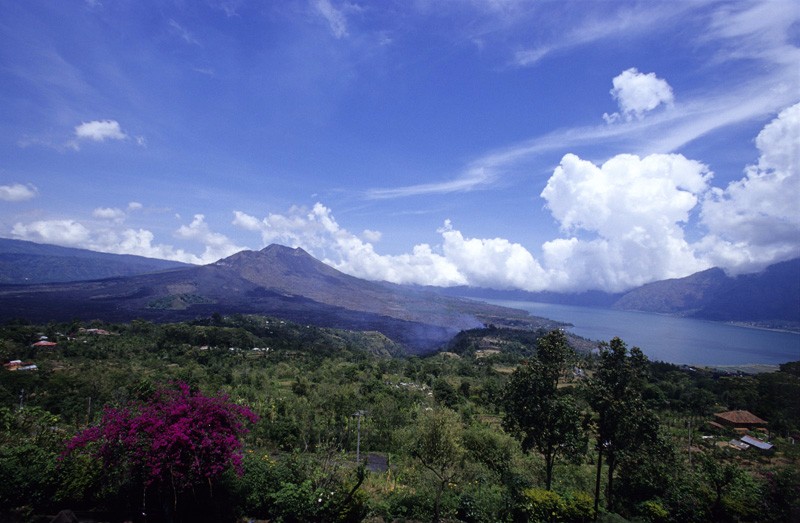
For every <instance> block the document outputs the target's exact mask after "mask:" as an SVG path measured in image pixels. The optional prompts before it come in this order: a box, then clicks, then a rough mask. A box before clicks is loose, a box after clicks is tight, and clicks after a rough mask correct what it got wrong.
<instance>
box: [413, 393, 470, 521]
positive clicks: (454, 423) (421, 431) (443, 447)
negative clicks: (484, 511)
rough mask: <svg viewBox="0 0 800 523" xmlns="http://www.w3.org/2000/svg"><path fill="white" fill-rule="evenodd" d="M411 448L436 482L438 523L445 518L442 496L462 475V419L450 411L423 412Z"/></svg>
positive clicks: (414, 455)
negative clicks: (456, 478)
mask: <svg viewBox="0 0 800 523" xmlns="http://www.w3.org/2000/svg"><path fill="white" fill-rule="evenodd" d="M409 447H410V453H411V456H412V457H414V458H415V459H417V460H418V461H419V462H420V464H422V466H423V467H424V468H425V469H427V470H428V471H429V472H430V473H431V474H432V475H433V477H434V479H435V485H436V488H435V491H436V497H435V499H434V508H433V522H434V523H437V522H438V521H439V519H440V517H441V504H442V494H444V491H445V489H446V488H447V486H448V485H449V484H450V483H452V482H453V479H454V478H455V477H456V476H457V475H458V473H459V470H460V467H461V462H462V460H463V458H464V446H463V442H462V426H461V420H459V419H458V415H457V414H456V413H455V412H453V411H452V410H450V409H446V408H438V409H430V410H424V411H422V412H420V416H419V419H418V421H417V425H416V427H415V430H414V432H413V433H412V436H411V439H410V441H409Z"/></svg>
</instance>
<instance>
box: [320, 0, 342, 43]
mask: <svg viewBox="0 0 800 523" xmlns="http://www.w3.org/2000/svg"><path fill="white" fill-rule="evenodd" d="M313 6H314V9H315V10H316V11H317V14H319V15H320V16H322V18H324V19H325V21H326V22H327V23H328V26H329V27H330V30H331V34H333V36H334V37H336V38H344V37H345V36H347V18H346V17H345V15H344V12H343V11H342V10H340V9H337V8H336V7H334V6H333V4H332V3H331V1H330V0H315V1H314V3H313Z"/></svg>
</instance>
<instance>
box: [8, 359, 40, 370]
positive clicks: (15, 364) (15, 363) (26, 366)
mask: <svg viewBox="0 0 800 523" xmlns="http://www.w3.org/2000/svg"><path fill="white" fill-rule="evenodd" d="M3 367H4V368H5V369H7V370H11V371H17V370H37V369H38V367H37V366H36V364H35V363H30V362H23V361H22V360H11V361H9V362H8V363H4V364H3Z"/></svg>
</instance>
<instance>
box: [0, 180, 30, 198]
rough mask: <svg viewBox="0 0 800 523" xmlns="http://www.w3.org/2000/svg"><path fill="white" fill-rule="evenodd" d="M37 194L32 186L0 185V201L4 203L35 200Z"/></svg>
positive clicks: (19, 184)
mask: <svg viewBox="0 0 800 523" xmlns="http://www.w3.org/2000/svg"><path fill="white" fill-rule="evenodd" d="M38 193H39V191H38V190H37V189H36V187H35V186H34V185H32V184H21V183H12V184H10V185H0V200H3V201H6V202H24V201H25V200H30V199H33V198H35V197H36V195H37V194H38Z"/></svg>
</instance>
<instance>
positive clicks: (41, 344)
mask: <svg viewBox="0 0 800 523" xmlns="http://www.w3.org/2000/svg"><path fill="white" fill-rule="evenodd" d="M56 345H58V343H54V342H52V341H44V340H42V341H37V342H36V343H34V344H33V345H31V347H50V348H52V347H55V346H56Z"/></svg>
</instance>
